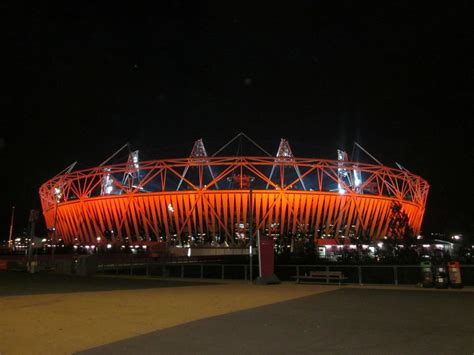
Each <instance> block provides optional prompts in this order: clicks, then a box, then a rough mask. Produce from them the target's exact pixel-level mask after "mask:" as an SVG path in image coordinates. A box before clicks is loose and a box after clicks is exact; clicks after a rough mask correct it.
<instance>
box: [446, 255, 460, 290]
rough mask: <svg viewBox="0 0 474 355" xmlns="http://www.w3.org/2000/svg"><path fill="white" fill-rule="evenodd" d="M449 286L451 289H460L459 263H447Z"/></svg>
mask: <svg viewBox="0 0 474 355" xmlns="http://www.w3.org/2000/svg"><path fill="white" fill-rule="evenodd" d="M448 275H449V285H450V286H451V287H452V288H462V279H461V265H459V261H449V262H448Z"/></svg>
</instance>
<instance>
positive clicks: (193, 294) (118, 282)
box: [0, 272, 338, 355]
mask: <svg viewBox="0 0 474 355" xmlns="http://www.w3.org/2000/svg"><path fill="white" fill-rule="evenodd" d="M176 286H180V287H176ZM337 288H338V287H337V286H318V285H295V284H281V285H273V286H268V287H264V286H254V285H251V284H249V283H248V282H231V283H228V284H222V283H220V284H212V283H210V282H207V283H200V284H197V283H196V282H183V281H181V282H178V281H162V280H156V279H154V280H144V279H140V278H132V279H130V278H129V279H125V278H115V277H114V278H106V277H100V278H81V277H77V276H76V277H64V276H54V275H44V274H35V275H26V274H19V273H13V274H10V273H4V272H3V273H0V290H2V294H3V295H0V354H2V355H5V354H70V353H73V352H75V351H80V350H84V349H89V348H93V347H97V346H100V345H103V344H109V343H112V342H116V341H119V340H122V339H127V338H130V337H135V336H139V335H143V334H148V333H150V332H153V331H156V330H162V329H166V328H170V327H174V326H177V325H180V324H186V323H189V322H192V321H196V320H199V319H205V318H209V317H213V316H218V315H224V314H227V313H232V312H236V311H241V310H245V309H251V308H255V307H259V306H263V305H268V304H272V303H277V302H282V301H287V300H291V299H297V298H301V297H305V296H308V295H314V294H317V293H321V292H330V291H332V290H335V289H337ZM49 291H50V292H49ZM29 293H31V294H29ZM237 326H240V325H237ZM139 352H140V351H139Z"/></svg>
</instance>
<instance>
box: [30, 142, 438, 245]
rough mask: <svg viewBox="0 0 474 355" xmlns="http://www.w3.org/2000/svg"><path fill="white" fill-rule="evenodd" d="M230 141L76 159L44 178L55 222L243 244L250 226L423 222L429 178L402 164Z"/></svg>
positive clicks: (153, 238)
mask: <svg viewBox="0 0 474 355" xmlns="http://www.w3.org/2000/svg"><path fill="white" fill-rule="evenodd" d="M242 136H243V137H246V138H248V137H247V136H245V134H239V135H238V136H237V137H239V139H241V138H242ZM235 139H236V138H234V139H233V140H232V141H234V140H235ZM249 140H250V138H249ZM232 141H231V142H232ZM250 141H251V140H250ZM231 142H229V143H228V144H230V143H231ZM251 142H253V141H251ZM253 143H254V142H253ZM255 145H256V146H257V147H259V146H258V145H257V144H256V143H255ZM225 147H226V146H224V148H225ZM259 148H260V147H259ZM223 150H225V149H223ZM223 150H222V149H221V150H219V151H218V152H217V153H216V154H214V155H212V156H209V155H208V154H207V152H206V149H205V148H204V144H203V142H202V140H198V141H196V142H195V144H194V147H193V149H192V152H191V155H190V156H189V157H186V158H178V159H160V160H148V161H140V160H139V153H138V151H130V152H129V154H128V160H127V161H126V162H123V163H119V164H109V163H108V162H107V161H106V162H104V163H103V164H101V165H99V166H97V167H94V168H90V169H85V170H77V171H74V170H73V166H71V167H70V168H69V169H67V170H66V171H63V172H62V173H61V174H59V175H57V176H55V177H54V178H52V179H50V180H49V181H47V182H45V183H44V184H43V185H42V186H41V187H40V190H39V194H40V198H41V203H42V209H43V215H44V218H45V220H46V224H47V227H48V228H49V229H50V230H54V231H55V232H54V234H55V236H56V237H57V238H62V240H63V241H64V243H65V244H69V245H72V244H82V245H84V244H91V245H94V244H97V243H104V242H107V243H116V244H124V243H134V244H147V243H157V242H166V243H168V245H175V246H177V245H193V246H194V245H196V246H199V245H211V246H221V247H222V246H229V247H232V246H234V247H238V246H247V245H248V243H249V239H250V238H249V237H250V231H249V229H250V230H251V231H252V233H253V235H255V234H256V233H260V234H261V235H262V234H263V235H272V236H273V237H274V238H275V240H276V241H277V242H278V241H279V240H283V239H284V238H287V237H288V236H291V237H292V238H305V239H306V240H312V241H314V242H315V243H316V242H317V241H318V240H322V239H334V240H338V241H339V242H341V243H344V241H345V240H350V239H353V238H358V237H362V238H371V239H372V240H380V239H382V238H402V237H403V236H404V235H406V234H407V233H413V234H415V235H416V234H418V233H419V232H420V228H421V224H422V220H423V215H424V212H425V204H426V199H427V195H428V190H429V185H428V183H427V182H426V181H425V180H424V179H422V178H421V177H419V176H417V175H414V174H412V173H411V172H409V171H408V170H406V169H404V168H403V167H401V166H400V165H399V166H398V167H399V168H398V169H394V168H390V167H387V166H383V165H381V164H378V162H377V164H367V163H362V162H353V161H349V159H348V157H347V154H346V153H345V152H344V151H341V150H338V151H337V160H328V159H318V158H298V157H295V156H294V155H293V153H292V151H291V148H290V145H289V143H288V141H286V140H285V139H282V140H281V141H280V146H279V148H278V151H277V154H276V155H273V156H272V155H270V154H268V153H267V152H265V151H264V150H263V149H262V151H263V152H264V153H263V154H260V155H259V156H257V155H256V156H223V155H221V152H222V151H223ZM249 227H250V228H249Z"/></svg>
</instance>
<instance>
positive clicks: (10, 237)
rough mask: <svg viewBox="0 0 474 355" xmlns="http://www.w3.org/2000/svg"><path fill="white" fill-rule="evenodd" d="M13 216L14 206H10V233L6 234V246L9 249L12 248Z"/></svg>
mask: <svg viewBox="0 0 474 355" xmlns="http://www.w3.org/2000/svg"><path fill="white" fill-rule="evenodd" d="M14 218H15V206H12V219H11V221H10V233H9V234H8V248H9V249H12V247H13V240H12V236H13V220H14Z"/></svg>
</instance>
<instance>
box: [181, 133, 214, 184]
mask: <svg viewBox="0 0 474 355" xmlns="http://www.w3.org/2000/svg"><path fill="white" fill-rule="evenodd" d="M188 161H189V164H192V163H206V162H208V161H209V159H208V155H207V151H206V148H205V147H204V143H203V141H202V138H200V139H198V140H197V141H195V142H194V146H193V149H192V150H191V154H190V155H189V160H188ZM189 166H190V165H186V167H185V168H184V171H183V175H182V177H181V179H180V180H179V184H178V187H177V188H176V191H178V190H179V188H180V187H181V185H182V184H183V181H184V178H185V177H186V173H187V172H188V170H189ZM207 167H208V168H209V173H210V174H211V177H212V179H213V180H214V178H215V176H214V173H213V172H212V168H211V166H210V165H207ZM215 186H216V189H218V188H219V186H218V185H217V182H216V183H215Z"/></svg>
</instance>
